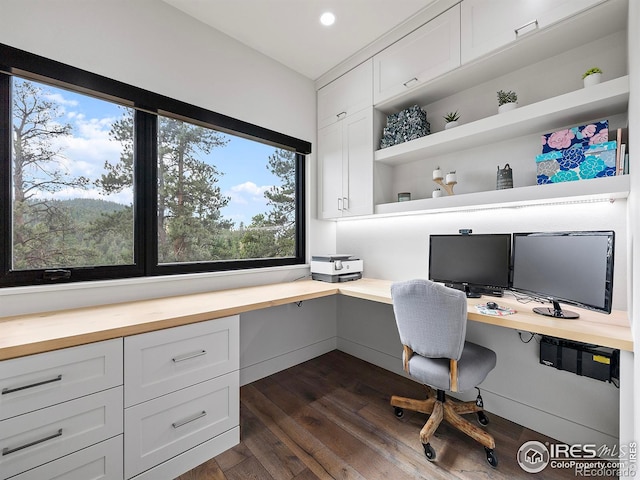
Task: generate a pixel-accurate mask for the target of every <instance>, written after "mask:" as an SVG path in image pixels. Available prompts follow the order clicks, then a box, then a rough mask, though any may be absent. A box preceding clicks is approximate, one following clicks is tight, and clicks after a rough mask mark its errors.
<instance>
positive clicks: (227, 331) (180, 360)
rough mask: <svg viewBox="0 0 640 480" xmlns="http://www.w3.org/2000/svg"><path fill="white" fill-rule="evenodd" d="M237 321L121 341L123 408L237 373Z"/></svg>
mask: <svg viewBox="0 0 640 480" xmlns="http://www.w3.org/2000/svg"><path fill="white" fill-rule="evenodd" d="M238 320H239V317H238V316H237V315H235V316H232V317H226V318H220V319H216V320H210V321H207V322H201V323H194V324H191V325H185V326H182V327H176V328H170V329H166V330H158V331H156V332H150V333H144V334H141V335H133V336H131V337H126V338H125V339H124V356H125V364H126V366H127V368H126V369H125V373H124V384H125V406H127V407H129V406H131V405H136V404H138V403H141V402H144V401H146V400H149V399H151V398H155V397H158V396H160V395H165V394H167V393H170V392H173V391H176V390H178V389H181V388H185V387H188V386H189V385H193V384H194V383H198V382H202V381H205V380H209V379H211V378H214V377H216V376H218V375H222V374H224V373H228V372H231V371H233V370H237V369H238V368H239V363H240V340H239V338H240V336H239V321H238Z"/></svg>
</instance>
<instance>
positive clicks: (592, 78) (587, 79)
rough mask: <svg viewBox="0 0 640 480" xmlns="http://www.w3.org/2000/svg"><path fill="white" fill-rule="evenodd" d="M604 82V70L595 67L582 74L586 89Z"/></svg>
mask: <svg viewBox="0 0 640 480" xmlns="http://www.w3.org/2000/svg"><path fill="white" fill-rule="evenodd" d="M600 80H602V70H600V69H599V68H598V67H593V68H590V69H589V70H587V71H586V72H584V73H583V74H582V81H583V82H584V86H585V87H590V86H592V85H597V84H598V83H600Z"/></svg>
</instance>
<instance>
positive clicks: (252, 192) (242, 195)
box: [225, 181, 271, 205]
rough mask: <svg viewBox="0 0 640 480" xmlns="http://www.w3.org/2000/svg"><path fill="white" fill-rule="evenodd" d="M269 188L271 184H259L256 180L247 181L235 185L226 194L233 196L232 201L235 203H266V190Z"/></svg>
mask: <svg viewBox="0 0 640 480" xmlns="http://www.w3.org/2000/svg"><path fill="white" fill-rule="evenodd" d="M269 188H271V186H270V185H263V186H258V185H256V184H255V183H254V182H250V181H247V182H244V183H241V184H239V185H234V186H233V187H231V188H230V189H229V191H228V192H226V193H225V195H226V196H228V197H231V203H234V204H240V205H249V204H256V203H259V204H261V205H264V204H266V200H265V198H264V192H266V191H267V190H269Z"/></svg>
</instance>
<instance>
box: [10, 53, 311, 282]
mask: <svg viewBox="0 0 640 480" xmlns="http://www.w3.org/2000/svg"><path fill="white" fill-rule="evenodd" d="M12 75H16V76H19V77H21V78H24V79H27V80H33V81H37V82H41V83H44V84H49V85H51V86H54V87H61V88H65V89H68V90H71V91H75V92H77V93H82V94H86V95H90V96H94V97H96V98H100V99H103V100H106V101H110V102H113V103H116V104H120V105H123V106H126V107H130V108H133V109H135V110H136V113H135V118H136V121H135V123H134V125H135V126H134V128H135V134H134V136H135V144H134V149H135V150H134V151H135V158H136V161H135V169H134V196H135V198H134V212H135V213H134V218H135V230H134V232H135V234H134V264H133V265H119V266H96V267H77V268H66V267H65V268H64V270H65V271H70V277H69V278H64V277H65V276H64V275H55V274H53V275H52V274H51V273H50V272H51V269H34V270H19V271H14V270H12V269H11V263H12V254H13V252H12V190H11V168H12V158H11V132H12V118H11V105H12V95H11V91H10V90H11V83H12V82H11V76H12ZM158 115H163V116H167V117H172V118H175V119H178V120H183V121H186V122H189V123H192V124H196V125H200V126H203V127H207V128H211V129H213V130H216V131H219V132H222V133H228V134H231V135H236V136H240V137H243V138H246V139H250V140H254V141H258V142H261V143H265V144H268V145H271V146H274V147H276V148H283V149H286V150H289V151H293V152H295V154H296V192H295V199H296V252H295V255H294V256H291V257H278V258H265V259H246V260H245V259H236V260H222V261H202V262H190V263H178V264H161V265H159V264H158V249H157V237H158V235H157V233H158V232H157V222H156V216H157V144H156V138H157V123H158V122H157V116H158ZM0 135H1V138H0V160H1V161H0V202H1V206H0V287H11V286H21V285H42V284H52V283H68V282H83V281H91V280H106V279H122V278H132V277H145V276H158V275H179V274H189V273H202V272H218V271H229V270H241V269H250V268H265V267H277V266H288V265H302V264H304V263H305V262H306V253H305V252H306V248H305V247H306V218H305V211H306V189H305V177H306V174H305V169H306V155H307V154H309V153H311V143H310V142H307V141H304V140H300V139H298V138H294V137H291V136H289V135H286V134H283V133H279V132H276V131H273V130H269V129H267V128H264V127H260V126H258V125H254V124H251V123H248V122H245V121H242V120H238V119H235V118H232V117H229V116H226V115H223V114H220V113H217V112H214V111H211V110H207V109H205V108H201V107H198V106H196V105H192V104H188V103H186V102H182V101H180V100H176V99H173V98H170V97H167V96H164V95H160V94H157V93H153V92H151V91H148V90H145V89H142V88H139V87H136V86H133V85H129V84H126V83H123V82H120V81H117V80H113V79H110V78H107V77H104V76H102V75H98V74H95V73H91V72H88V71H86V70H82V69H80V68H76V67H73V66H70V65H67V64H63V63H61V62H57V61H55V60H51V59H47V58H45V57H41V56H39V55H35V54H32V53H29V52H26V51H23V50H19V49H16V48H14V47H10V46H8V45H4V44H0ZM57 277H62V278H57Z"/></svg>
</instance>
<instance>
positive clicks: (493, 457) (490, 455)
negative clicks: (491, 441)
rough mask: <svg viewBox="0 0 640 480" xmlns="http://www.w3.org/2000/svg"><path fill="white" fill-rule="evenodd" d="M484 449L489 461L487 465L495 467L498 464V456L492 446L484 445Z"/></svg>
mask: <svg viewBox="0 0 640 480" xmlns="http://www.w3.org/2000/svg"><path fill="white" fill-rule="evenodd" d="M484 451H485V453H486V454H487V462H489V465H491V466H492V467H493V468H496V467H497V466H498V457H497V456H496V454H495V452H494V451H493V448H487V447H484Z"/></svg>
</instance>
